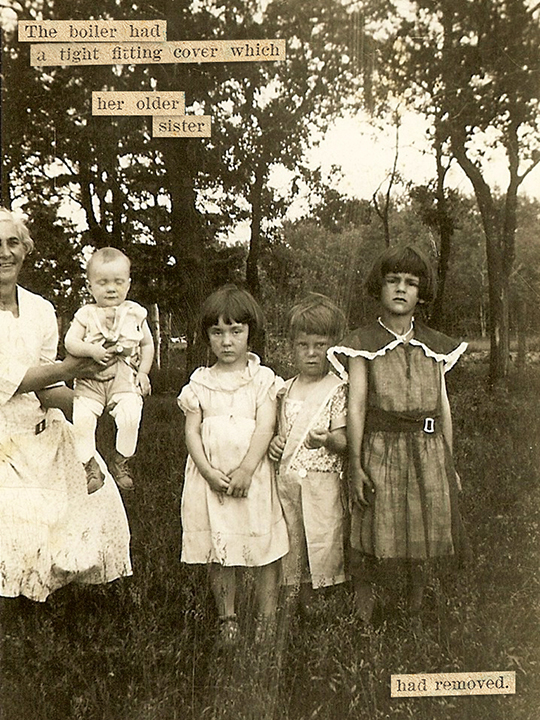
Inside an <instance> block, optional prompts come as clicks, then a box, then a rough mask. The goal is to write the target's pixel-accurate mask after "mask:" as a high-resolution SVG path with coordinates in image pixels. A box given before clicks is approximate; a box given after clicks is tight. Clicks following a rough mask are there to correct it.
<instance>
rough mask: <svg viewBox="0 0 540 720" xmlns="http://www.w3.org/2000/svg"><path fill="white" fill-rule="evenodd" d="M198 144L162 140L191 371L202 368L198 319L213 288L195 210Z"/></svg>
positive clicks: (197, 213)
mask: <svg viewBox="0 0 540 720" xmlns="http://www.w3.org/2000/svg"><path fill="white" fill-rule="evenodd" d="M193 142H197V141H196V140H195V141H193V140H190V139H183V138H174V139H167V140H162V142H161V147H162V151H163V159H164V162H165V165H166V168H167V175H168V187H169V190H170V194H171V205H172V208H171V243H172V250H173V254H174V257H175V258H176V265H175V269H176V272H177V274H178V280H179V286H180V287H181V288H182V291H181V297H179V298H178V307H177V308H176V311H177V312H178V313H179V314H180V315H181V317H182V320H183V322H184V323H185V327H186V336H187V340H188V347H187V351H186V358H187V366H188V369H192V368H193V367H195V366H196V365H198V364H201V362H202V359H201V357H200V353H199V352H198V348H197V346H196V345H195V340H196V334H197V325H198V323H197V319H198V316H199V312H200V309H201V305H202V303H203V301H204V299H205V297H206V296H207V295H208V293H209V292H210V290H211V288H210V285H209V281H208V278H207V274H206V267H205V261H204V248H203V244H204V239H205V238H204V229H203V227H202V223H201V218H200V214H199V212H198V211H197V209H196V207H195V200H196V195H195V187H194V183H193V174H194V172H195V168H196V165H195V163H196V149H195V148H194V146H193Z"/></svg>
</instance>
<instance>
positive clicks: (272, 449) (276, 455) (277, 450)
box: [268, 435, 286, 462]
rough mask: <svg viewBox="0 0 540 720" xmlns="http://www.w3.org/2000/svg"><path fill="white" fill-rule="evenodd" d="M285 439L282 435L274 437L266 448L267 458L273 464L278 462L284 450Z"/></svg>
mask: <svg viewBox="0 0 540 720" xmlns="http://www.w3.org/2000/svg"><path fill="white" fill-rule="evenodd" d="M285 442H286V441H285V438H284V437H283V436H282V435H276V436H275V437H273V438H272V441H271V442H270V445H269V446H268V457H269V458H270V460H273V461H274V462H279V461H280V460H281V457H282V455H283V451H284V450H285Z"/></svg>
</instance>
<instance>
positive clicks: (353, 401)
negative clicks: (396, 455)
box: [347, 357, 373, 505]
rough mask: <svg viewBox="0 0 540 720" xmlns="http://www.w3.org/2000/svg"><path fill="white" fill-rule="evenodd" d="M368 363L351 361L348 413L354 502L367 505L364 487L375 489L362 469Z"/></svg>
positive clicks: (354, 359) (362, 360) (356, 358)
mask: <svg viewBox="0 0 540 720" xmlns="http://www.w3.org/2000/svg"><path fill="white" fill-rule="evenodd" d="M367 390H368V377H367V361H366V360H365V359H364V358H362V357H355V358H351V359H350V360H349V404H348V412H347V439H348V446H349V473H350V482H351V490H352V497H353V500H355V501H356V502H359V503H360V504H361V505H366V504H367V500H366V496H365V490H364V486H365V485H367V486H368V488H369V490H372V489H373V483H372V482H371V481H370V479H369V477H368V476H367V475H366V473H365V472H364V470H363V468H362V442H363V440H364V425H365V420H366V407H367Z"/></svg>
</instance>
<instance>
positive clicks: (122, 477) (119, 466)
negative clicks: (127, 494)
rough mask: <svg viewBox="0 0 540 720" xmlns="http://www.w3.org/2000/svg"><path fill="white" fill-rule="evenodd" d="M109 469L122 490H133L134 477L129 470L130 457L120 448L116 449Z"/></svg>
mask: <svg viewBox="0 0 540 720" xmlns="http://www.w3.org/2000/svg"><path fill="white" fill-rule="evenodd" d="M109 469H110V471H111V475H112V476H113V478H114V481H115V482H116V484H117V485H118V487H119V488H121V489H122V490H133V478H132V477H131V473H130V472H129V467H128V458H126V457H124V456H123V455H122V454H121V453H119V452H118V450H115V451H114V456H113V459H112V462H111V467H110V468H109Z"/></svg>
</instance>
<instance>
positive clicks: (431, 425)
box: [422, 417, 435, 433]
mask: <svg viewBox="0 0 540 720" xmlns="http://www.w3.org/2000/svg"><path fill="white" fill-rule="evenodd" d="M422 430H423V431H424V432H425V433H434V432H435V420H434V418H432V417H427V418H424V427H423V428H422Z"/></svg>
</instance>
